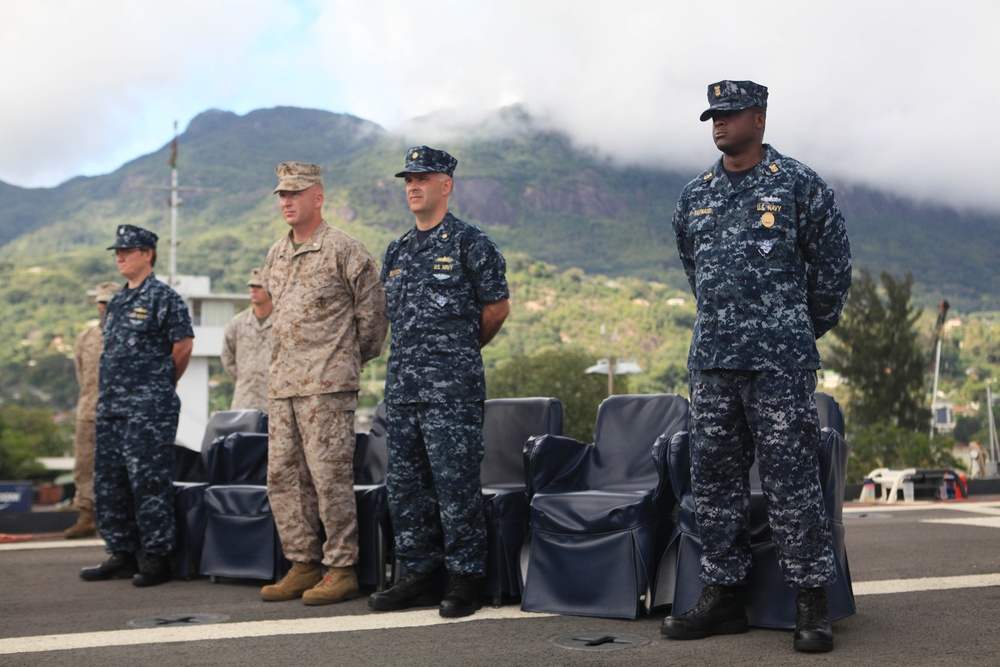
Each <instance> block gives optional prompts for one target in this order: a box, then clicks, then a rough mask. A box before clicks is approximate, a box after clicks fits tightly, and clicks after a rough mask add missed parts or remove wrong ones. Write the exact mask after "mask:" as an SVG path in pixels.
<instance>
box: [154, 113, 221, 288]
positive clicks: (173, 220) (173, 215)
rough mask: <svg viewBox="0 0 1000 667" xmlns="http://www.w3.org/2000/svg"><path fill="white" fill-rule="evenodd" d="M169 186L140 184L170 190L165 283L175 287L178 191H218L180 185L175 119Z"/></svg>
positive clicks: (175, 123) (175, 122)
mask: <svg viewBox="0 0 1000 667" xmlns="http://www.w3.org/2000/svg"><path fill="white" fill-rule="evenodd" d="M167 164H169V165H170V187H169V188H167V187H164V186H162V185H146V186H141V187H142V189H144V190H170V264H169V274H168V276H167V284H168V285H170V286H171V287H175V286H176V284H177V243H178V241H177V209H178V207H179V206H180V205H181V198H180V194H178V193H179V192H180V191H182V190H184V191H187V192H218V190H219V189H218V188H199V187H196V186H186V187H181V186H179V185H178V181H179V178H178V176H177V121H176V120H175V121H174V140H173V141H172V142H171V144H170V161H169V162H168V163H167Z"/></svg>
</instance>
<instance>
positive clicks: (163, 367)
mask: <svg viewBox="0 0 1000 667" xmlns="http://www.w3.org/2000/svg"><path fill="white" fill-rule="evenodd" d="M156 240H157V237H156V234H154V233H152V232H150V231H148V230H146V229H142V228H141V227H135V226H133V225H120V226H119V227H118V234H117V237H116V239H115V242H114V244H113V245H111V246H110V247H109V248H108V250H114V251H115V259H116V261H117V264H118V271H119V272H120V273H121V274H122V276H124V277H125V279H126V280H127V281H128V282H127V283H126V285H125V286H124V287H123V289H122V290H121V291H120V292H118V293H117V294H116V295H115V296H114V297H113V298H112V299H111V301H110V303H108V310H107V315H106V316H105V321H104V352H103V353H102V354H101V367H100V379H99V382H98V383H99V387H100V388H99V395H98V400H97V421H96V434H97V446H96V451H95V454H94V496H95V501H96V505H97V529H98V531H99V532H100V533H101V537H103V538H104V542H105V544H106V547H105V548H106V550H107V552H108V553H109V554H111V555H110V557H109V558H108V559H107V560H106V561H105V562H104V563H101V564H100V565H98V566H96V567H90V568H85V569H84V570H82V571H81V572H80V576H81V577H82V578H83V579H85V580H87V581H99V580H103V579H115V578H127V577H132V583H133V584H134V585H135V586H155V585H157V584H162V583H164V582H166V581H169V580H170V578H171V571H170V558H169V557H170V552H171V551H172V550H173V548H174V538H175V527H174V510H173V505H174V503H173V498H174V491H173V485H172V483H171V479H170V472H171V468H172V466H173V456H174V455H173V448H172V447H171V445H173V444H174V436H175V435H176V433H177V418H178V415H179V413H180V408H181V402H180V399H179V398H178V397H177V392H176V391H175V390H174V388H175V387H176V385H177V381H178V380H179V379H180V377H181V375H182V374H183V373H184V370H185V369H186V368H187V365H188V361H189V360H190V359H191V349H192V347H193V343H194V341H193V339H194V330H193V329H192V328H191V316H190V314H189V313H188V309H187V306H186V305H185V304H184V301H183V300H182V299H181V297H180V296H179V295H178V294H177V292H175V291H174V290H173V289H171V288H170V287H169V286H168V285H167V284H166V283H163V282H160V281H159V280H158V279H157V278H156V276H155V275H154V274H153V267H154V266H155V265H156Z"/></svg>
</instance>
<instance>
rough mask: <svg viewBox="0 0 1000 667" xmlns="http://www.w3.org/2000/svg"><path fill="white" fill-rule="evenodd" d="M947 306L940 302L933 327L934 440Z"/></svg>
mask: <svg viewBox="0 0 1000 667" xmlns="http://www.w3.org/2000/svg"><path fill="white" fill-rule="evenodd" d="M948 308H949V304H948V302H947V301H941V303H940V305H938V317H937V324H935V325H934V339H935V349H936V351H935V356H934V387H933V389H931V432H930V436H929V437H930V439H931V440H933V439H934V424H935V422H936V421H937V414H936V412H935V411H934V409H935V407H936V406H937V391H938V377H939V376H940V374H941V335H942V332H943V331H944V319H945V316H946V315H947V314H948Z"/></svg>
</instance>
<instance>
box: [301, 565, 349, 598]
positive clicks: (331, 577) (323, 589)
mask: <svg viewBox="0 0 1000 667" xmlns="http://www.w3.org/2000/svg"><path fill="white" fill-rule="evenodd" d="M358 593H360V591H359V590H358V575H357V574H355V572H354V568H353V567H331V568H329V569H328V570H327V571H326V576H325V577H323V581H321V582H319V583H318V584H316V586H315V587H313V588H310V589H309V590H308V591H306V592H305V593H303V594H302V604H334V603H336V602H343V601H344V600H353V599H354V598H356V597H358Z"/></svg>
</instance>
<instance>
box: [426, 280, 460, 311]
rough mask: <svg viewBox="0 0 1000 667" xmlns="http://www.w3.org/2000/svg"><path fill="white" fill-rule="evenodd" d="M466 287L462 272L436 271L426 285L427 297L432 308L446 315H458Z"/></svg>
mask: <svg viewBox="0 0 1000 667" xmlns="http://www.w3.org/2000/svg"><path fill="white" fill-rule="evenodd" d="M464 286H465V282H464V281H463V280H462V274H461V272H460V271H435V272H433V273H431V274H430V276H429V277H428V279H427V282H426V283H425V284H424V288H425V296H426V297H427V301H428V302H430V305H431V306H434V307H436V308H438V309H439V310H441V311H443V312H446V313H455V314H457V313H458V311H459V310H460V307H461V305H460V304H461V301H462V295H463V288H464Z"/></svg>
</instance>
